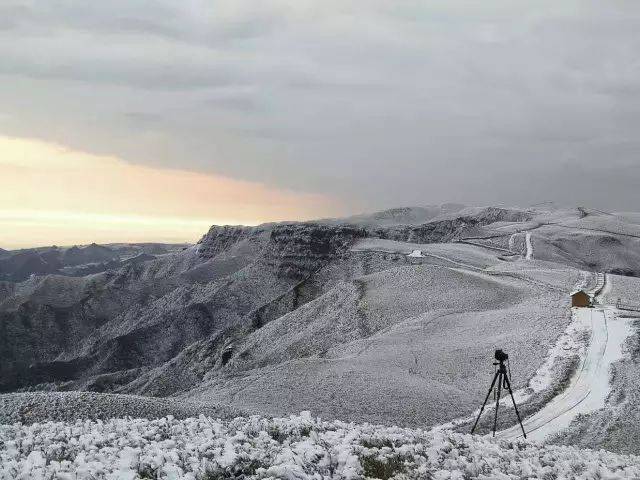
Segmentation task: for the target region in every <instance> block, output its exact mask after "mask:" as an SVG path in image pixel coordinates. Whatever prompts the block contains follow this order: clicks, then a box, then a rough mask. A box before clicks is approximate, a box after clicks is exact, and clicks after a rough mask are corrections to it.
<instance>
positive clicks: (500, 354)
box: [494, 349, 509, 363]
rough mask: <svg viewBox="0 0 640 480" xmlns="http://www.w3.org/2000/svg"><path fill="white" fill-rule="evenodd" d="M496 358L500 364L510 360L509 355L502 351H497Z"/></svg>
mask: <svg viewBox="0 0 640 480" xmlns="http://www.w3.org/2000/svg"><path fill="white" fill-rule="evenodd" d="M494 357H495V359H496V360H497V361H498V362H500V363H502V362H506V361H507V360H509V355H507V354H506V353H504V352H503V351H502V350H501V349H498V350H496V353H495V354H494Z"/></svg>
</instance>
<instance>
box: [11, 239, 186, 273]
mask: <svg viewBox="0 0 640 480" xmlns="http://www.w3.org/2000/svg"><path fill="white" fill-rule="evenodd" d="M185 247H186V245H185V244H179V245H172V244H161V243H136V244H111V245H97V244H95V243H92V244H91V245H84V246H72V247H57V246H51V247H40V248H29V249H21V250H12V251H9V250H2V249H0V280H6V281H10V282H21V281H23V280H26V279H28V278H29V277H30V276H31V275H46V274H60V275H69V276H84V275H88V274H90V273H98V272H103V271H105V270H109V269H115V268H119V267H121V266H124V265H125V264H126V263H131V262H134V263H136V262H141V261H147V260H152V259H153V258H155V257H156V256H157V255H164V254H167V253H169V252H174V251H177V250H180V249H182V248H185Z"/></svg>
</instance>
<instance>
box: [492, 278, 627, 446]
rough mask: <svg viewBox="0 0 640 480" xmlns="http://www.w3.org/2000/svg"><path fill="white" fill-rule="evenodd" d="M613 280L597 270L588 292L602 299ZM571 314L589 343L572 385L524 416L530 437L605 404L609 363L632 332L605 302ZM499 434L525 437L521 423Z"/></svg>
mask: <svg viewBox="0 0 640 480" xmlns="http://www.w3.org/2000/svg"><path fill="white" fill-rule="evenodd" d="M610 282H611V280H610V277H609V276H608V275H605V274H598V275H597V277H596V285H595V286H594V287H593V288H592V289H590V291H589V293H591V294H592V295H593V296H594V297H595V298H596V299H598V300H600V301H602V300H603V298H602V296H603V294H604V293H605V292H606V291H607V290H608V288H610ZM572 315H573V318H574V322H576V323H577V324H578V325H579V327H581V328H585V329H587V330H589V331H590V334H591V338H590V340H589V344H588V346H587V348H586V351H585V353H584V355H582V356H581V359H580V365H579V367H578V370H577V372H576V373H575V374H574V375H573V377H572V378H571V381H570V383H569V386H568V387H567V388H566V389H565V390H564V391H563V392H562V393H561V394H560V395H558V396H556V397H555V398H553V400H551V401H550V402H549V403H548V404H546V405H545V406H544V407H543V408H542V409H541V410H539V411H538V412H537V413H535V414H534V415H532V416H530V417H528V418H526V419H524V420H523V422H522V423H523V425H524V428H525V431H526V432H527V438H528V439H531V440H537V441H542V440H545V439H546V438H548V437H549V436H551V435H553V434H555V433H558V432H560V431H561V430H564V429H565V428H566V427H568V426H569V424H570V423H571V421H572V420H573V419H574V418H575V417H576V416H577V415H578V414H584V413H589V412H592V411H594V410H597V409H599V408H602V407H604V405H605V401H606V397H607V394H608V391H609V367H610V365H611V364H612V363H613V362H615V361H616V360H618V359H619V358H620V356H621V352H622V344H623V342H624V341H625V339H626V338H627V336H628V335H629V334H630V330H629V327H628V325H627V324H626V323H625V322H624V320H623V319H620V318H618V316H617V311H616V309H615V308H613V307H610V306H606V305H603V306H598V307H596V308H573V310H572ZM496 436H497V437H499V438H505V439H515V438H519V437H522V431H521V429H520V426H519V425H514V426H513V427H511V428H508V429H506V430H502V431H501V432H498V433H497V434H496Z"/></svg>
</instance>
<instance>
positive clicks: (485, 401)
mask: <svg viewBox="0 0 640 480" xmlns="http://www.w3.org/2000/svg"><path fill="white" fill-rule="evenodd" d="M498 374H499V372H496V374H495V375H494V376H493V382H491V386H490V387H489V391H488V392H487V396H486V397H485V399H484V403H483V404H482V407H481V408H480V413H478V418H476V423H474V424H473V428H472V429H471V433H473V431H474V430H475V429H476V427H477V426H478V422H479V421H480V417H481V416H482V412H483V411H484V407H485V406H486V405H487V400H489V395H491V390H493V386H494V385H495V384H496V380H497V378H498Z"/></svg>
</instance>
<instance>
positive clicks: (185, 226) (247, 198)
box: [0, 136, 340, 249]
mask: <svg viewBox="0 0 640 480" xmlns="http://www.w3.org/2000/svg"><path fill="white" fill-rule="evenodd" d="M338 213H340V206H339V205H338V204H337V203H336V202H335V201H334V200H333V199H331V198H329V197H326V196H323V195H313V194H305V193H297V192H290V191H284V190H278V189H274V188H270V187H267V186H265V185H262V184H259V183H253V182H247V181H241V180H234V179H230V178H226V177H222V176H217V175H209V174H204V173H195V172H187V171H182V170H169V169H161V168H153V167H145V166H138V165H131V164H128V163H126V162H124V161H122V160H120V159H118V158H114V157H106V156H97V155H91V154H87V153H83V152H77V151H70V150H68V149H66V148H64V147H61V146H59V145H55V144H49V143H45V142H40V141H35V140H26V139H17V138H9V137H2V136H0V248H5V249H9V248H22V247H30V246H43V245H53V244H56V245H71V244H84V243H91V242H97V243H109V242H143V241H150V242H151V241H153V242H193V241H196V240H197V239H198V238H199V237H200V236H201V235H203V234H204V233H205V232H206V231H207V230H208V228H209V227H210V226H211V225H212V224H245V225H255V224H258V223H262V222H266V221H278V220H300V219H309V218H317V217H321V216H327V215H333V214H338Z"/></svg>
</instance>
